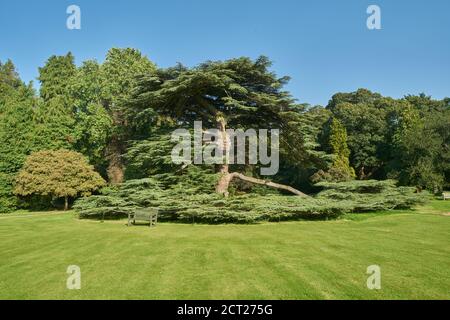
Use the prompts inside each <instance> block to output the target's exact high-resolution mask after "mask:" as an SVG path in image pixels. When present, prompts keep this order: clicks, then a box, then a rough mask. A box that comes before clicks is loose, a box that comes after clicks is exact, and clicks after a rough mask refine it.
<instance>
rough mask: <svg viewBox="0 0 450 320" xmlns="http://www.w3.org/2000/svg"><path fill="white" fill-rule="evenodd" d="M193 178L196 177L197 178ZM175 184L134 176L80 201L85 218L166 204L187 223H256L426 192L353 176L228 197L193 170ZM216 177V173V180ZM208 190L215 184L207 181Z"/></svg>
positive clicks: (388, 205)
mask: <svg viewBox="0 0 450 320" xmlns="http://www.w3.org/2000/svg"><path fill="white" fill-rule="evenodd" d="M191 179H192V180H191ZM182 180H183V181H185V183H180V184H179V185H176V186H174V187H173V188H168V189H167V188H164V187H163V185H164V184H163V183H160V182H159V181H158V180H157V179H154V178H148V179H141V180H131V181H128V182H126V183H125V184H123V185H122V186H121V187H119V188H117V189H108V190H105V191H104V194H103V195H99V196H92V197H90V198H84V199H80V200H78V201H77V203H76V205H75V209H76V210H77V211H78V212H79V216H80V218H102V217H104V218H123V217H125V216H126V214H127V213H128V212H132V211H133V210H135V209H136V208H142V207H154V208H159V209H160V210H161V219H163V220H170V221H179V222H186V223H194V222H195V223H255V222H259V221H282V220H298V219H329V218H336V217H338V216H340V215H343V214H345V213H348V212H367V211H376V210H391V209H398V208H410V207H411V206H413V205H416V204H418V203H421V202H422V201H424V200H425V199H426V197H427V195H426V193H422V194H415V193H414V188H408V187H400V188H397V187H396V186H395V181H390V180H388V181H352V182H344V183H320V184H319V186H320V187H322V188H325V189H326V190H324V191H322V192H321V193H319V194H318V195H317V197H314V198H301V197H295V196H283V195H277V194H267V195H260V194H256V193H252V194H245V195H239V196H233V197H230V198H223V197H221V196H220V195H217V194H214V193H209V194H208V193H207V192H205V190H202V188H201V187H200V188H199V189H196V190H192V189H191V186H192V183H193V182H194V181H197V182H198V181H199V180H198V177H195V175H194V176H191V177H189V175H187V176H186V177H184V179H182ZM210 183H212V184H213V183H214V179H212V180H211V181H210ZM203 184H205V187H206V190H210V189H208V188H210V186H208V183H207V182H206V181H203Z"/></svg>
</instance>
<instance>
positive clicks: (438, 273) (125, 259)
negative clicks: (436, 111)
mask: <svg viewBox="0 0 450 320" xmlns="http://www.w3.org/2000/svg"><path fill="white" fill-rule="evenodd" d="M446 212H450V201H446V202H444V201H433V202H431V203H430V204H429V205H427V206H423V207H420V208H417V209H416V210H406V211H395V212H391V211H390V212H383V213H379V214H364V215H359V216H358V215H355V214H352V215H348V216H346V217H345V218H344V219H341V220H337V221H311V222H308V221H303V222H288V223H264V224H256V225H214V226H210V225H189V224H171V223H163V224H159V225H158V226H157V227H156V228H154V229H150V228H148V227H146V226H135V227H130V228H128V227H126V225H125V221H109V222H105V223H100V222H98V221H86V220H78V219H76V217H75V216H74V213H73V212H69V213H55V212H47V213H29V212H21V213H16V214H13V215H5V216H0V298H2V299H432V298H436V299H449V298H450V280H449V279H450V269H449V266H450V237H449V232H450V217H448V216H445V215H444V213H446ZM373 264H377V265H379V266H380V267H381V271H382V290H380V291H371V290H368V289H367V287H366V279H367V276H368V275H367V274H366V269H367V267H368V266H369V265H373ZM69 265H78V266H80V268H81V272H82V288H81V290H68V289H67V288H66V279H67V276H68V275H67V274H66V270H67V267H68V266H69Z"/></svg>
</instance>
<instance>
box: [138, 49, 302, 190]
mask: <svg viewBox="0 0 450 320" xmlns="http://www.w3.org/2000/svg"><path fill="white" fill-rule="evenodd" d="M270 66H271V62H270V61H269V60H268V59H267V58H266V57H260V58H258V59H257V60H255V61H252V60H251V59H249V58H238V59H231V60H228V61H225V62H220V61H219V62H206V63H203V64H201V65H200V66H198V67H196V68H192V69H185V68H181V67H179V68H173V69H170V70H168V71H167V72H164V71H160V72H159V74H157V75H147V76H145V77H142V79H141V81H140V83H139V86H138V88H137V90H136V92H135V95H134V99H133V100H132V103H131V105H130V109H131V110H129V116H130V117H131V119H130V120H131V122H134V123H137V124H138V125H141V126H142V124H144V125H145V119H144V120H143V115H149V114H151V113H152V112H151V111H150V110H154V111H156V112H157V113H158V114H160V115H164V116H166V117H170V118H172V119H174V121H175V122H177V123H179V124H184V125H189V124H190V125H192V123H193V121H195V120H198V121H202V122H203V125H204V129H207V128H217V129H218V130H219V131H220V132H221V135H222V137H223V139H222V143H224V146H223V149H224V153H225V154H227V153H228V150H229V147H230V146H229V144H228V143H226V141H228V140H229V137H228V133H227V131H226V129H227V128H233V129H238V128H242V129H244V130H245V129H248V128H265V129H281V130H282V133H281V144H282V146H281V148H286V149H287V148H289V152H288V153H289V155H290V156H291V157H293V158H295V159H296V160H297V161H299V162H304V163H307V162H309V161H311V155H310V154H308V153H307V152H306V151H305V147H304V141H303V138H302V135H301V134H300V132H299V130H298V127H297V126H296V125H297V124H298V121H299V113H298V108H299V106H297V105H296V104H295V103H294V100H293V99H292V97H291V96H290V94H289V93H288V92H286V91H283V90H282V87H283V85H284V84H286V82H287V81H288V80H289V79H288V78H287V77H283V78H277V77H276V75H275V74H274V73H272V72H270V71H269V67H270ZM147 120H148V122H150V121H151V120H153V119H152V118H151V117H148V119H147ZM143 122H144V123H143ZM147 124H148V123H147ZM216 172H217V173H219V174H220V175H221V178H220V179H219V182H218V184H217V186H216V192H217V193H219V194H223V195H227V194H228V189H229V186H230V183H231V181H232V180H233V179H240V180H244V181H247V182H249V183H252V184H263V185H267V186H270V187H274V188H278V189H284V190H287V191H290V192H293V193H295V194H297V195H300V196H305V194H303V193H302V192H300V191H298V190H296V189H294V188H292V187H289V186H286V185H281V184H276V183H272V182H270V181H265V180H262V179H258V178H255V177H249V176H246V175H244V174H242V173H240V172H230V166H229V165H228V164H227V163H224V164H222V165H217V167H216Z"/></svg>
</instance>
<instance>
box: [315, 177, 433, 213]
mask: <svg viewBox="0 0 450 320" xmlns="http://www.w3.org/2000/svg"><path fill="white" fill-rule="evenodd" d="M318 186H319V187H322V188H324V189H325V190H324V191H322V192H320V193H319V194H318V195H317V197H316V198H318V199H329V200H338V201H343V202H347V203H351V206H352V209H351V210H350V211H352V212H366V211H377V210H392V209H403V208H410V207H412V206H414V205H416V204H419V203H422V202H424V201H425V200H427V199H428V197H429V194H427V193H426V192H423V193H415V188H412V187H397V186H396V181H394V180H384V181H377V180H366V181H351V182H340V183H332V182H321V183H318Z"/></svg>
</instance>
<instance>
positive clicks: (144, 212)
mask: <svg viewBox="0 0 450 320" xmlns="http://www.w3.org/2000/svg"><path fill="white" fill-rule="evenodd" d="M157 214H158V209H154V208H147V209H139V210H136V212H135V213H134V219H136V220H145V221H150V220H151V218H152V217H154V216H156V215H157Z"/></svg>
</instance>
